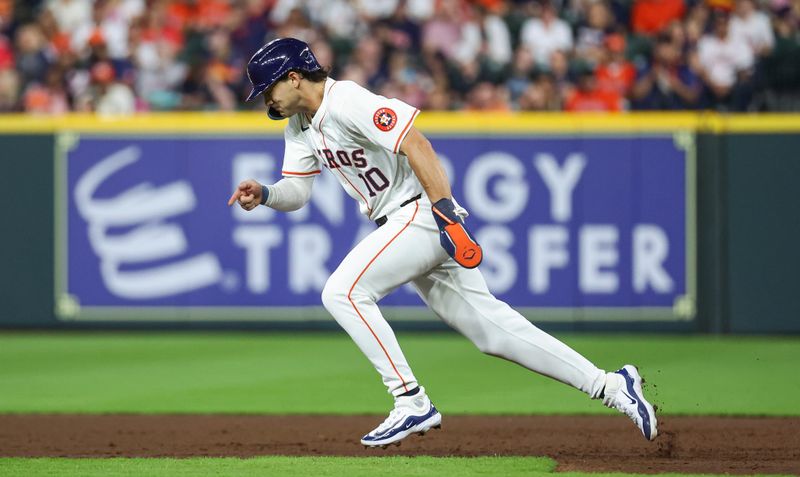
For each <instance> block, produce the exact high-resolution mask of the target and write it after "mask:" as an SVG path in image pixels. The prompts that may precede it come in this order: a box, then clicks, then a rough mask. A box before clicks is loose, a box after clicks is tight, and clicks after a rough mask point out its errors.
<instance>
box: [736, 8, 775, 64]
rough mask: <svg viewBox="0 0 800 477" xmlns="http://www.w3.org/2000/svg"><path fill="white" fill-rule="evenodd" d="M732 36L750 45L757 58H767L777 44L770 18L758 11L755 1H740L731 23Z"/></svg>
mask: <svg viewBox="0 0 800 477" xmlns="http://www.w3.org/2000/svg"><path fill="white" fill-rule="evenodd" d="M730 29H731V36H734V37H737V38H739V39H741V40H743V41H744V42H746V43H747V44H748V45H750V48H751V49H752V50H753V52H754V53H755V54H756V56H767V55H768V54H769V53H770V51H772V46H773V45H774V44H775V37H774V35H773V33H772V25H771V23H770V19H769V17H768V16H767V15H766V14H765V13H764V12H761V11H759V10H758V9H757V7H756V5H755V3H754V1H753V0H738V1H737V2H736V14H735V15H734V16H733V18H732V19H731V23H730Z"/></svg>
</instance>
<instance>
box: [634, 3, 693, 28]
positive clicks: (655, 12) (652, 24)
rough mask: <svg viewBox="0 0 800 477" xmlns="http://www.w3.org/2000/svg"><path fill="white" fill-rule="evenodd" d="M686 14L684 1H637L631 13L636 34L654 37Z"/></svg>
mask: <svg viewBox="0 0 800 477" xmlns="http://www.w3.org/2000/svg"><path fill="white" fill-rule="evenodd" d="M685 12H686V5H685V4H684V2H683V0H636V1H635V2H633V10H632V11H631V28H632V30H633V32H634V33H639V34H642V35H647V36H653V35H656V34H658V33H659V32H661V30H663V29H664V27H665V26H667V25H669V24H670V22H672V21H673V20H679V19H680V18H682V17H683V14H684V13H685Z"/></svg>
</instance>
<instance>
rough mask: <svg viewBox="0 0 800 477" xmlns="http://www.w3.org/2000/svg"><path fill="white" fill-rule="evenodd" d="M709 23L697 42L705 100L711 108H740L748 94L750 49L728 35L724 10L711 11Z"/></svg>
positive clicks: (742, 106) (751, 64)
mask: <svg viewBox="0 0 800 477" xmlns="http://www.w3.org/2000/svg"><path fill="white" fill-rule="evenodd" d="M710 22H711V33H709V34H707V35H705V36H703V38H701V39H700V42H699V43H698V45H697V49H698V58H699V60H700V68H701V76H702V79H703V82H704V83H705V85H706V90H707V102H708V103H709V106H712V107H717V108H722V109H733V110H737V111H743V110H744V109H745V108H746V106H747V102H748V100H749V99H750V96H751V90H750V89H751V81H750V80H751V78H752V72H753V70H752V69H753V65H754V56H753V50H752V49H751V47H750V45H748V44H747V43H746V42H745V41H744V40H742V39H740V38H737V37H735V36H733V35H731V34H730V28H729V25H730V14H729V13H728V12H726V11H723V10H716V11H714V13H713V14H712V16H711V20H710Z"/></svg>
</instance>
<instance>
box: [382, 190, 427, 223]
mask: <svg viewBox="0 0 800 477" xmlns="http://www.w3.org/2000/svg"><path fill="white" fill-rule="evenodd" d="M421 198H422V194H417V195H415V196H414V197H412V198H410V199H408V200H407V201H405V202H403V203H402V204H400V207H405V206H407V205H408V204H410V203H412V202H414V201H415V200H419V199H421ZM387 220H389V219H387V218H386V216H385V215H382V216H380V217H378V218H377V219H375V223H376V224H378V227H380V226H381V225H383V224H385V223H386V221H387Z"/></svg>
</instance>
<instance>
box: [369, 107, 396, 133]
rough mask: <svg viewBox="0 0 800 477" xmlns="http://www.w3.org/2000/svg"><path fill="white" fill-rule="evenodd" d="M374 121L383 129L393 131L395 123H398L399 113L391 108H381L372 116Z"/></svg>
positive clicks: (376, 125)
mask: <svg viewBox="0 0 800 477" xmlns="http://www.w3.org/2000/svg"><path fill="white" fill-rule="evenodd" d="M372 122H374V123H375V127H377V128H378V129H380V130H381V131H384V132H386V131H391V130H392V128H394V125H395V124H397V113H395V112H394V111H392V110H391V109H389V108H380V109H379V110H377V111H375V114H374V115H373V116H372Z"/></svg>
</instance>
